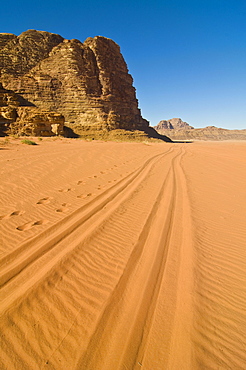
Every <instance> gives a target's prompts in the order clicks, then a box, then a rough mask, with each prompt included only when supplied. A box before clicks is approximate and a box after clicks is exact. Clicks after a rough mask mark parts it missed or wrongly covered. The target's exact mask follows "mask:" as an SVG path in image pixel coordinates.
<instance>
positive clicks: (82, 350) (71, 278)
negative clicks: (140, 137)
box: [1, 148, 190, 370]
mask: <svg viewBox="0 0 246 370" xmlns="http://www.w3.org/2000/svg"><path fill="white" fill-rule="evenodd" d="M165 154H166V153H165ZM181 157H182V153H181V152H180V148H177V150H174V151H173V152H172V151H169V153H168V155H161V156H156V157H154V158H152V159H151V160H150V161H148V163H147V165H145V167H141V169H140V173H139V177H138V175H137V176H136V177H135V180H134V186H133V184H132V183H131V181H130V182H129V184H128V185H126V184H125V183H124V186H123V183H122V184H121V185H122V187H123V189H121V190H119V189H118V188H117V191H118V193H117V195H116V196H115V197H114V198H113V199H112V201H109V202H108V203H106V205H104V206H103V207H102V209H101V212H102V214H100V210H98V212H97V213H96V212H95V213H94V217H93V215H91V216H90V217H89V218H88V219H87V220H86V221H83V223H82V224H80V225H79V226H78V227H75V228H74V229H73V231H72V232H68V235H66V237H65V238H62V239H61V240H60V241H59V242H58V243H57V245H52V248H50V250H48V251H46V253H43V254H41V255H39V256H38V258H37V259H36V260H34V261H32V263H30V264H29V265H26V266H25V268H24V269H23V271H22V272H20V273H18V274H17V275H16V276H15V277H13V278H12V280H9V281H8V282H7V283H6V285H5V286H4V287H3V288H2V292H4V293H5V298H6V299H5V307H4V308H5V309H4V311H5V312H6V321H5V322H4V323H3V324H2V325H1V329H2V333H3V335H4V345H3V352H4V356H3V358H8V361H9V362H10V363H18V368H19V369H25V368H30V367H33V366H34V367H36V368H44V367H45V368H46V367H47V368H50V369H57V368H59V369H66V368H68V367H69V368H71V369H74V368H79V369H93V370H94V369H100V370H103V369H109V368H113V369H124V368H129V369H130V368H132V369H133V368H135V367H136V368H141V366H142V364H146V366H147V367H146V368H147V369H151V368H155V369H163V366H164V368H168V367H167V366H165V364H166V363H168V361H169V359H166V358H167V357H168V352H170V351H171V352H172V354H173V353H174V354H175V355H176V353H175V351H176V347H175V339H177V338H174V340H173V339H172V338H173V337H172V335H171V334H172V332H175V333H177V332H179V331H180V329H179V325H178V324H179V322H178V321H177V320H176V321H175V316H176V317H177V316H179V313H180V310H181V309H182V307H181V308H180V306H182V304H180V303H179V299H178V298H177V292H179V294H180V289H179V290H178V286H179V285H180V281H181V278H182V265H183V267H184V266H187V265H186V263H183V262H181V261H180V257H179V254H180V250H179V245H180V244H179V243H177V242H179V240H177V238H176V237H175V235H176V233H177V232H178V228H179V227H180V224H179V225H178V228H177V227H175V225H176V222H179V221H180V220H181V219H182V217H186V216H187V213H185V214H184V215H183V216H180V214H182V212H180V211H179V207H178V204H179V202H180V200H181V198H183V197H184V194H183V195H182V194H180V193H182V191H180V190H179V187H180V183H181V182H182V181H181V180H180V177H181V169H180V160H181ZM135 175H136V174H135ZM125 185H126V186H125ZM135 185H136V186H135ZM112 188H113V189H114V190H116V188H115V186H114V187H112ZM112 188H111V190H112ZM147 194H148V195H147ZM100 200H102V199H101V198H100ZM93 206H95V202H93ZM105 207H106V208H105ZM88 209H89V210H90V208H89V207H88V208H86V210H87V211H88ZM183 210H184V209H183V208H182V211H183ZM72 221H73V222H74V219H73V220H72ZM58 229H59V228H58ZM86 232H88V234H87V236H86V235H85V233H86ZM178 234H180V232H178ZM41 239H42V238H41ZM42 240H43V239H42ZM176 244H177V245H176ZM68 246H69V248H68ZM173 260H177V263H176V264H175V263H174V262H173ZM50 261H51V262H50ZM180 266H181V267H180ZM183 269H184V268H183ZM169 270H171V273H170V271H169ZM173 270H175V277H173V275H172V273H173V272H174V271H173ZM178 272H179V274H178ZM176 275H181V276H180V278H179V279H178V277H177V276H176ZM173 279H174V280H175V281H174V282H173V281H172V280H173ZM177 280H179V283H178V282H177ZM169 284H172V288H173V291H171V292H170V291H167V290H168V288H169ZM18 289H19V298H18V297H17V295H18V294H17V293H18ZM166 293H167V294H169V293H171V298H170V297H168V296H166ZM181 293H182V292H181ZM12 294H13V295H12ZM182 294H183V293H182ZM182 294H181V295H182ZM167 297H168V298H167ZM185 297H186V295H185ZM17 298H18V299H17ZM163 300H164V301H168V302H171V305H172V307H171V313H170V311H169V310H166V311H165V307H164V310H162V309H163V307H162V306H160V302H162V301H163ZM18 301H19V303H18ZM160 309H161V312H162V316H163V317H162V319H163V320H164V321H163V322H162V321H160V318H159V317H157V318H156V316H158V315H157V313H158V310H160ZM175 311H176V314H175V313H173V312H175ZM129 321H130V322H129ZM175 323H176V324H175ZM189 324H190V323H189ZM156 326H157V327H159V332H158V336H159V337H160V336H161V335H162V336H163V337H164V341H163V343H164V342H165V343H164V344H163V345H162V346H161V347H163V351H164V352H163V353H161V356H158V357H157V359H158V362H157V364H156V363H155V357H156V356H155V349H156V348H157V347H156V346H155V343H154V342H153V343H152V339H153V336H155V334H156V333H155V332H154V331H155V328H156ZM9 328H11V329H12V330H9ZM168 328H169V329H170V333H171V334H170V335H169V333H168ZM153 332H154V333H153ZM152 334H153V335H152ZM179 334H180V333H179ZM175 335H176V334H175ZM12 342H13V343H15V347H13V346H12V344H11V343H12ZM160 343H161V341H160V342H159V345H158V348H160ZM170 343H171V345H170ZM165 345H166V346H165ZM185 348H186V349H187V346H186V347H185ZM187 356H189V353H188V355H187ZM170 357H171V356H170ZM148 361H149V363H150V366H148ZM165 361H166V362H165ZM179 361H180V359H179Z"/></svg>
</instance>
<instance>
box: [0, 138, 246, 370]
mask: <svg viewBox="0 0 246 370" xmlns="http://www.w3.org/2000/svg"><path fill="white" fill-rule="evenodd" d="M245 180H246V143H245V142H226V143H224V142H220V143H208V142H206V143H202V142H201V143H198V142H196V143H190V144H169V143H160V144H158V143H150V144H148V143H113V142H86V141H81V140H77V139H62V140H53V139H45V140H43V141H42V142H39V145H37V146H28V145H24V144H21V143H20V142H18V140H17V141H13V142H12V143H10V144H4V145H3V144H2V145H1V146H0V191H1V199H0V207H1V208H0V233H1V238H0V245H1V248H0V253H1V254H0V266H1V268H0V284H1V307H0V313H1V321H0V339H1V348H0V358H1V360H0V368H1V369H9V370H12V369H18V370H22V369H83V370H84V369H85V370H118V369H119V370H124V369H128V370H133V369H134V370H135V369H139V370H140V369H145V370H166V369H171V370H172V369H174V370H176V369H177V370H180V369H182V370H186V369H187V370H190V369H192V370H193V369H237V370H238V369H245V368H246V351H245V343H246V266H245V265H246V219H245V215H246V194H245V192H246V191H245Z"/></svg>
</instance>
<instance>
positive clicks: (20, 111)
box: [0, 83, 65, 136]
mask: <svg viewBox="0 0 246 370" xmlns="http://www.w3.org/2000/svg"><path fill="white" fill-rule="evenodd" d="M64 121H65V119H64V116H62V115H61V114H59V113H55V112H50V111H48V112H45V111H42V110H41V109H37V108H35V107H33V106H25V101H24V104H23V99H22V97H20V96H18V95H17V94H15V92H14V91H11V90H6V89H4V88H3V86H2V84H1V83H0V136H2V135H4V134H6V133H9V134H18V135H32V136H53V135H60V134H62V133H63V127H64Z"/></svg>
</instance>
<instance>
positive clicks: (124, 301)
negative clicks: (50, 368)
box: [76, 153, 181, 369]
mask: <svg viewBox="0 0 246 370" xmlns="http://www.w3.org/2000/svg"><path fill="white" fill-rule="evenodd" d="M180 156H181V154H180V153H178V154H177V155H176V156H174V158H172V160H171V162H170V169H169V172H168V176H167V178H166V179H165V181H164V183H163V185H162V187H161V189H160V192H159V194H158V196H157V198H156V202H155V204H154V206H153V208H152V210H151V213H150V214H149V217H148V219H147V221H146V223H145V225H144V227H143V230H142V233H141V235H140V237H139V240H138V242H137V244H136V245H135V247H134V249H133V252H132V254H131V256H130V258H129V260H128V263H127V265H126V267H125V269H124V272H123V274H122V276H121V278H120V280H119V282H118V284H117V286H116V288H115V290H114V291H113V292H112V295H111V298H110V300H109V302H108V304H107V307H106V308H105V310H104V312H103V313H102V316H101V319H100V321H99V322H98V324H97V327H96V331H95V332H94V334H93V336H92V338H91V340H90V343H89V346H88V347H87V349H86V351H85V354H84V356H83V357H82V358H80V359H79V360H78V363H77V366H76V368H77V369H109V368H114V369H121V368H122V369H123V368H127V369H135V366H136V368H139V366H141V365H142V362H143V354H144V348H145V344H146V340H147V337H148V332H149V330H150V327H151V320H152V315H153V312H154V310H155V307H156V302H157V299H158V295H159V290H160V286H161V282H162V278H163V273H164V270H165V264H166V260H167V257H168V251H169V244H170V238H171V236H172V229H173V215H174V212H175V198H176V192H177V185H176V178H175V174H174V163H175V162H176V161H177V159H178V158H179V157H180ZM162 212H163V214H164V215H165V216H164V217H165V221H164V220H163V219H160V218H157V215H158V214H160V213H162ZM157 230H159V232H157ZM160 230H161V232H160ZM153 246H154V250H153ZM140 265H141V267H139V266H140ZM129 317H130V318H131V320H132V322H131V323H129ZM121 338H124V342H121ZM117 351H118V352H117ZM102 353H103V354H104V355H103V356H101V354H102Z"/></svg>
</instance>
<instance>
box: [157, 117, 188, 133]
mask: <svg viewBox="0 0 246 370" xmlns="http://www.w3.org/2000/svg"><path fill="white" fill-rule="evenodd" d="M154 128H155V129H156V130H157V131H158V132H160V131H161V130H192V129H194V127H192V126H190V125H189V124H188V123H187V122H184V121H182V120H181V118H172V119H169V120H167V121H165V120H163V121H160V122H159V123H158V125H157V126H155V127H154Z"/></svg>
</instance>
